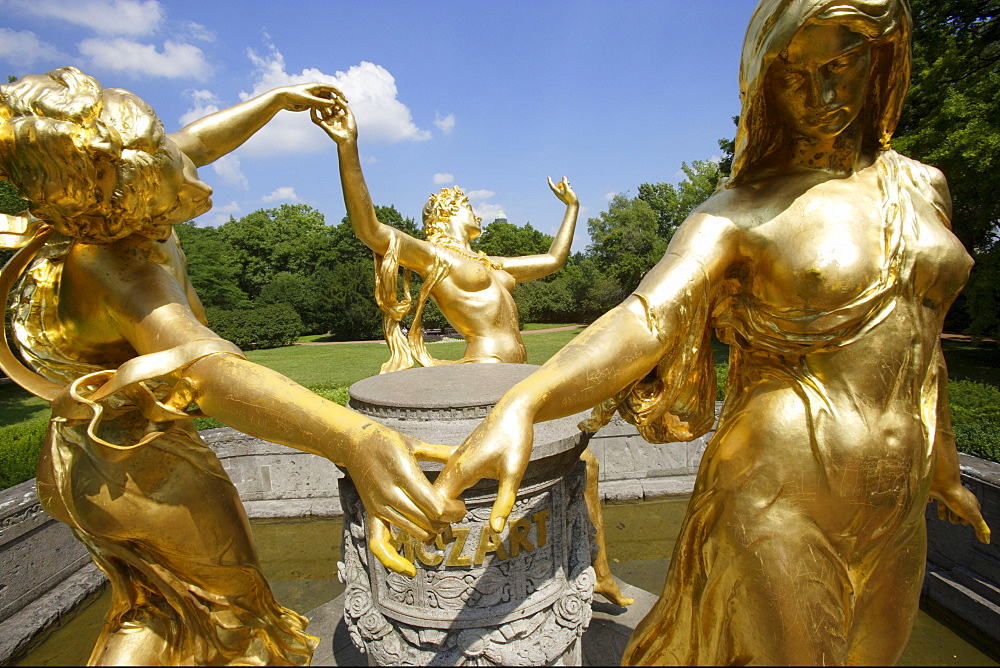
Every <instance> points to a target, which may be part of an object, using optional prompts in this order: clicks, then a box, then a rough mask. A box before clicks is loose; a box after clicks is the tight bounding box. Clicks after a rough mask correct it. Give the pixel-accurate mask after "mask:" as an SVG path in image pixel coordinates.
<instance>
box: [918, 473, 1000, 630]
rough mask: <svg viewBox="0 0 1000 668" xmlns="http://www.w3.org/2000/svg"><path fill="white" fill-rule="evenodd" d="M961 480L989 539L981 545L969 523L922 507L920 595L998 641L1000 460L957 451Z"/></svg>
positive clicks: (999, 612)
mask: <svg viewBox="0 0 1000 668" xmlns="http://www.w3.org/2000/svg"><path fill="white" fill-rule="evenodd" d="M959 456H960V457H961V466H962V483H963V484H964V485H965V486H966V487H967V488H969V489H971V490H972V492H973V493H974V494H975V495H976V497H977V498H978V499H979V503H980V505H981V507H982V511H983V516H984V517H985V518H986V523H987V524H989V525H990V528H991V529H993V542H992V544H990V545H983V544H982V543H980V542H979V541H977V540H976V538H975V536H974V534H973V531H972V529H971V528H970V527H967V526H961V525H955V524H951V523H950V522H946V521H944V520H941V519H939V518H938V514H937V508H936V507H935V506H936V504H931V505H929V506H928V507H927V576H926V577H925V578H924V596H926V597H927V598H929V599H931V600H932V601H934V602H935V603H937V604H939V605H941V606H942V607H944V608H946V609H947V610H949V611H951V612H952V613H954V614H955V615H957V616H958V617H959V618H961V619H963V620H965V621H966V623H968V624H970V625H971V626H972V627H974V628H975V629H977V630H978V631H979V632H980V633H982V634H984V635H985V636H986V638H988V639H989V640H991V641H992V642H994V643H997V642H1000V464H995V463H993V462H988V461H986V460H983V459H979V458H978V457H971V456H969V455H959Z"/></svg>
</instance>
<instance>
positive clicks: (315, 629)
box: [306, 578, 657, 666]
mask: <svg viewBox="0 0 1000 668" xmlns="http://www.w3.org/2000/svg"><path fill="white" fill-rule="evenodd" d="M616 579H617V578H616ZM618 585H619V586H620V587H621V589H622V593H624V594H625V595H626V596H631V597H632V598H634V599H635V603H633V604H632V605H630V606H628V607H627V608H621V607H619V606H617V605H613V604H611V603H608V602H606V601H605V600H604V598H603V597H601V596H600V595H598V596H596V597H595V600H594V616H593V618H591V620H590V628H588V629H587V632H586V633H584V634H583V665H585V666H617V665H620V664H621V658H622V654H623V653H624V651H625V644H626V643H627V642H628V639H629V636H631V635H632V631H633V630H634V629H635V627H636V625H637V624H638V623H639V622H640V621H641V620H642V618H643V617H645V616H646V613H647V612H649V610H650V608H652V607H653V604H654V603H656V598H657V597H656V596H654V595H653V594H650V593H649V592H648V591H646V590H645V589H639V588H638V587H633V586H632V585H630V584H628V583H626V582H622V581H621V580H618ZM306 617H308V618H309V620H310V622H309V628H308V629H307V630H308V631H309V633H311V634H313V635H314V636H317V637H319V638H322V640H321V641H320V644H319V647H317V648H316V652H315V653H314V654H313V661H312V662H313V665H314V666H367V665H368V657H367V656H365V655H364V654H362V653H361V652H359V651H358V649H357V648H356V647H355V646H354V643H353V642H351V638H350V636H349V635H348V632H347V624H346V623H345V622H344V595H343V594H341V595H340V596H338V597H337V598H335V599H333V600H332V601H330V602H329V603H327V604H325V605H321V606H320V607H318V608H316V609H315V610H312V611H311V612H309V613H307V614H306Z"/></svg>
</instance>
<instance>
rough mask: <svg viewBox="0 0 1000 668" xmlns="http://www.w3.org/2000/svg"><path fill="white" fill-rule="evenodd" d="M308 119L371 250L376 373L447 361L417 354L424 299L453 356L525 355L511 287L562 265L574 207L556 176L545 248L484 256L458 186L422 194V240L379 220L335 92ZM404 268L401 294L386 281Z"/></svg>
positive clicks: (351, 126) (348, 117)
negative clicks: (384, 348) (454, 348)
mask: <svg viewBox="0 0 1000 668" xmlns="http://www.w3.org/2000/svg"><path fill="white" fill-rule="evenodd" d="M312 117H313V121H314V122H315V123H316V124H317V125H319V126H320V127H321V128H323V129H324V130H325V131H326V132H327V134H329V135H330V137H331V138H332V139H333V140H334V141H335V142H337V147H338V155H339V159H340V178H341V184H342V186H343V189H344V202H345V203H346V205H347V215H348V217H349V218H350V220H351V227H352V228H353V230H354V233H355V234H356V235H357V236H358V238H359V239H361V241H363V242H364V244H365V245H366V246H368V247H369V248H371V249H372V251H373V252H374V253H375V267H376V268H375V276H376V300H377V301H378V303H379V307H380V308H381V309H382V311H383V314H384V315H383V324H384V329H385V333H386V341H387V342H388V343H389V347H390V350H391V352H392V357H391V359H390V360H389V361H388V362H386V363H385V364H383V365H382V373H387V372H390V371H397V370H399V369H407V368H409V367H411V366H413V360H414V359H416V360H417V362H418V363H420V364H421V365H423V366H433V365H435V364H453V362H449V361H442V360H436V359H434V358H433V357H431V356H430V355H429V354H428V353H427V349H426V347H425V346H424V342H423V332H422V330H421V327H420V323H421V315H422V312H423V307H424V304H425V303H426V302H427V298H428V297H431V298H433V299H434V301H435V303H436V304H437V305H438V308H440V309H441V313H443V314H444V316H445V318H447V319H448V322H450V323H451V325H452V326H453V327H454V328H455V329H456V330H457V331H458V333H459V334H461V335H462V336H463V337H464V338H465V341H466V343H467V345H466V349H465V355H464V356H463V357H462V359H461V360H459V362H514V363H519V362H524V361H526V360H527V354H526V352H525V350H524V343H523V342H522V341H521V334H520V327H519V326H518V322H517V305H516V304H515V303H514V297H513V295H512V293H513V290H514V286H515V284H517V283H523V282H525V281H530V280H532V279H535V278H541V277H542V276H548V275H549V274H551V273H553V272H555V271H558V270H559V269H561V268H562V266H563V265H564V264H566V258H567V257H568V256H569V249H570V245H571V244H572V242H573V230H574V229H575V227H576V218H577V214H578V213H579V211H580V205H579V202H578V200H577V197H576V193H574V192H573V189H572V188H571V187H570V185H569V181H568V180H566V178H565V177H563V179H562V180H561V181H560V182H559V183H553V182H552V179H549V187H550V188H551V189H552V192H553V193H554V194H555V196H556V197H558V198H559V200H560V201H561V202H563V203H564V204H566V213H565V215H564V216H563V220H562V224H561V225H560V227H559V231H558V232H557V233H556V236H555V239H553V241H552V245H551V247H550V248H549V252H548V253H544V254H541V255H525V256H521V257H487V256H486V255H485V254H483V253H481V252H479V253H477V252H474V251H473V250H472V247H471V246H470V243H471V242H472V241H473V240H474V239H475V238H476V237H478V236H479V234H480V233H481V232H482V228H481V227H480V222H481V220H480V219H479V218H478V217H477V216H476V214H475V213H473V211H472V206H471V205H470V204H469V200H468V198H467V197H465V195H464V194H463V193H462V191H461V190H460V189H459V188H444V189H442V190H441V192H440V193H436V194H433V195H431V197H430V199H429V200H428V202H427V204H426V205H425V206H424V210H423V221H424V230H425V232H426V236H427V241H423V240H420V239H415V238H413V237H411V236H410V235H408V234H406V233H405V232H401V231H400V230H397V229H396V228H394V227H391V226H389V225H385V224H383V223H381V222H379V220H378V218H377V217H376V216H375V208H374V207H373V206H372V200H371V195H370V194H369V193H368V186H367V184H366V183H365V177H364V173H363V172H362V170H361V161H360V159H359V157H358V144H357V138H358V128H357V124H356V122H355V120H354V114H353V113H352V112H351V110H350V108H348V106H347V100H346V99H344V98H343V96H342V95H338V96H337V99H336V100H335V101H334V104H332V105H330V106H328V107H319V108H316V109H315V110H314V111H313V112H312ZM400 265H402V266H403V267H404V268H405V269H406V274H405V279H404V284H405V288H404V295H403V298H402V299H399V297H398V294H397V287H396V275H397V272H398V267H399V266H400ZM410 271H415V272H417V273H418V274H420V276H422V277H423V279H424V284H423V288H422V289H421V291H420V296H419V297H418V302H417V309H416V311H415V313H414V319H413V323H412V325H411V327H410V332H409V336H408V337H405V336H403V334H402V332H401V329H400V322H401V320H402V319H403V317H404V316H405V315H406V314H407V313H409V310H410V307H411V299H410V294H409V272H410Z"/></svg>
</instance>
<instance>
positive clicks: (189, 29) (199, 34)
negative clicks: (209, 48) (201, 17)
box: [181, 21, 215, 42]
mask: <svg viewBox="0 0 1000 668" xmlns="http://www.w3.org/2000/svg"><path fill="white" fill-rule="evenodd" d="M181 25H182V26H183V28H184V32H186V33H187V34H188V37H190V38H191V39H195V40H198V41H199V42H214V41H215V31H214V30H211V29H209V28H206V27H205V26H203V25H202V24H200V23H195V22H194V21H184V23H183V24H181Z"/></svg>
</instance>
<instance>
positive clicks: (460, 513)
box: [407, 481, 465, 534]
mask: <svg viewBox="0 0 1000 668" xmlns="http://www.w3.org/2000/svg"><path fill="white" fill-rule="evenodd" d="M418 482H419V484H413V485H411V486H410V488H409V489H408V490H407V494H408V495H409V499H407V501H409V502H410V503H411V504H412V508H413V509H414V510H417V511H419V512H420V513H421V516H422V517H424V516H425V517H428V518H429V519H430V520H431V525H430V526H431V530H432V531H433V532H434V533H435V534H437V533H438V532H439V531H441V529H443V528H444V524H445V523H447V522H457V521H458V520H460V519H462V518H463V517H465V503H463V502H462V501H461V500H460V499H449V498H447V497H446V496H445V495H444V494H442V493H441V490H439V489H436V488H435V487H433V486H432V485H431V484H430V483H428V482H426V481H418Z"/></svg>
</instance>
